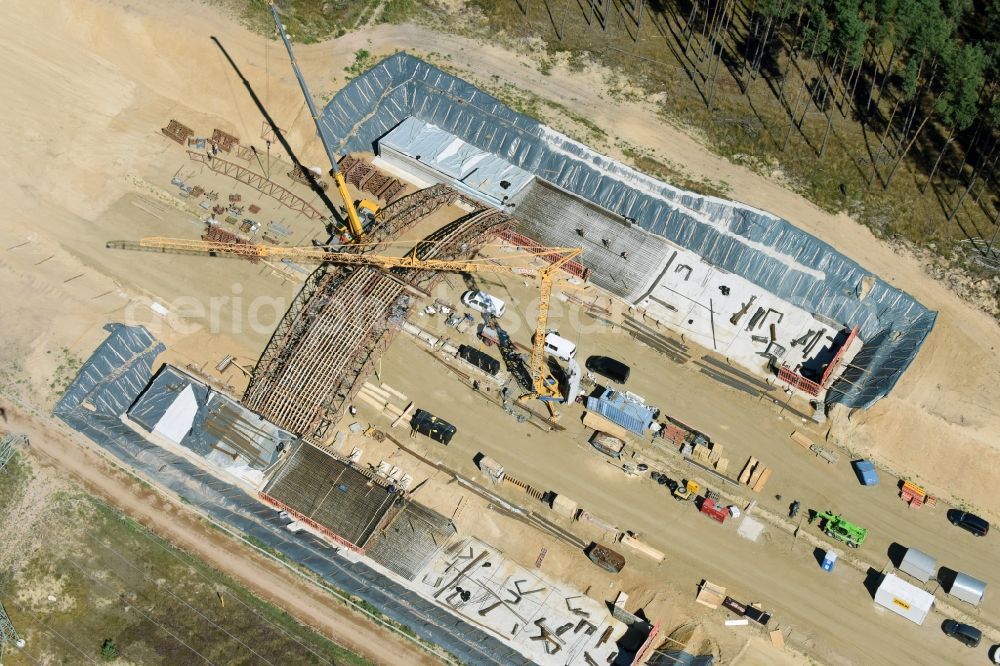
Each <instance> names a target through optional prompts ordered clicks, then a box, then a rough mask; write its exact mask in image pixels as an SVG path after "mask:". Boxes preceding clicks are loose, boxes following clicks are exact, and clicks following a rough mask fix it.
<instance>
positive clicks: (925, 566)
mask: <svg viewBox="0 0 1000 666" xmlns="http://www.w3.org/2000/svg"><path fill="white" fill-rule="evenodd" d="M899 570H900V571H902V572H903V573H907V574H910V575H911V576H913V577H914V578H916V579H917V580H919V581H920V582H921V583H926V582H927V581H929V580H930V579H931V578H934V577H935V576H936V575H937V559H935V558H934V557H932V556H930V555H928V554H927V553H924V552H922V551H919V550H917V549H916V548H907V549H906V555H904V556H903V561H902V562H900V563H899Z"/></svg>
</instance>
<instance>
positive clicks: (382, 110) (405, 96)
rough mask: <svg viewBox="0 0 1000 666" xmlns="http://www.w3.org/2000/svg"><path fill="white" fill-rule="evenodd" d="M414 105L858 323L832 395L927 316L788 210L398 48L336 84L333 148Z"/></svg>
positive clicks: (920, 329) (896, 360) (903, 356)
mask: <svg viewBox="0 0 1000 666" xmlns="http://www.w3.org/2000/svg"><path fill="white" fill-rule="evenodd" d="M410 116H413V117H416V118H419V119H420V120H423V121H425V122H428V123H432V124H434V125H436V126H438V127H439V128H441V129H443V130H445V131H447V132H450V133H452V134H454V135H455V136H457V137H458V138H460V139H462V140H464V141H466V142H468V143H470V144H472V145H473V146H475V147H477V148H479V149H481V150H485V151H488V152H490V153H493V154H495V155H498V156H500V157H501V158H503V159H505V160H507V161H508V162H510V163H511V164H513V165H515V166H517V167H520V168H521V169H524V170H526V171H529V172H531V173H533V174H534V175H535V176H536V177H538V178H540V179H543V180H545V181H547V182H549V183H552V184H554V185H556V186H558V187H560V188H562V189H564V190H566V191H568V192H571V193H573V194H575V195H577V196H579V197H581V198H582V199H584V200H586V201H589V202H591V203H593V204H595V205H598V206H600V207H601V208H603V209H605V210H608V211H610V212H612V213H614V214H616V215H620V216H622V217H623V218H627V219H630V220H634V221H635V224H637V225H638V226H639V227H641V228H642V229H644V230H646V231H648V232H650V233H653V234H657V235H660V236H663V237H664V238H667V239H668V240H670V241H671V242H673V243H676V244H678V245H680V246H682V247H685V248H687V249H689V250H691V251H693V252H696V253H697V254H698V255H699V256H701V257H703V258H704V259H705V261H707V262H709V263H710V264H712V265H714V266H717V267H719V268H721V269H724V270H726V271H729V272H731V273H735V274H737V275H739V276H741V277H743V278H745V279H747V280H749V281H750V282H752V283H754V284H756V285H758V286H759V287H761V288H762V289H765V290H767V291H768V292H770V293H772V294H775V295H776V296H779V297H780V298H783V299H785V300H786V301H789V302H790V303H792V304H793V305H795V306H796V307H799V308H802V309H803V310H805V311H807V312H812V313H817V314H819V315H821V316H825V317H828V318H829V319H831V320H833V321H835V322H839V323H843V324H846V325H847V326H848V327H849V328H850V327H853V326H858V327H859V335H860V337H861V339H862V340H863V341H864V342H865V351H864V352H863V353H862V354H861V355H859V357H858V358H855V359H854V360H853V361H852V365H854V366H856V368H855V369H854V372H853V373H851V374H850V375H849V376H847V377H846V378H845V379H846V380H847V381H839V382H837V383H836V384H835V385H834V387H833V390H831V391H830V392H829V394H828V396H827V402H838V403H843V404H844V405H847V406H848V407H864V408H867V407H870V406H871V405H872V404H873V403H874V402H876V401H877V400H879V399H880V398H882V397H884V396H885V395H886V394H887V393H888V392H889V391H890V390H891V389H892V388H893V386H895V384H896V382H897V381H898V380H899V377H900V376H901V375H902V373H903V372H904V371H905V370H906V368H907V367H909V365H910V363H911V362H912V361H913V358H914V357H915V356H916V354H917V351H918V350H919V349H920V346H921V345H922V344H923V342H924V340H925V339H926V337H927V335H928V334H929V333H930V331H931V328H932V327H933V326H934V322H935V320H936V318H937V314H936V313H934V312H931V311H930V310H928V309H927V308H925V307H924V306H923V305H921V304H920V303H918V302H917V301H916V300H915V299H914V298H913V297H911V296H910V295H909V294H907V293H905V292H903V291H900V290H899V289H896V288H895V287H892V286H891V285H889V284H887V283H886V282H884V281H883V280H881V279H877V278H876V279H875V280H874V285H873V286H872V287H871V289H870V290H867V289H865V288H864V287H863V285H864V284H865V282H863V281H864V280H865V278H868V277H875V276H872V275H871V273H870V271H868V270H866V269H865V268H863V267H862V266H860V265H858V264H857V263H856V262H854V261H852V260H851V259H849V258H848V257H846V256H844V255H842V254H840V253H839V252H837V251H836V250H835V249H834V248H833V247H831V246H830V245H829V244H827V243H824V242H823V241H821V240H819V239H818V238H815V237H814V236H811V235H810V234H808V233H806V232H804V231H802V230H801V229H797V228H796V227H795V226H793V225H792V224H791V223H789V222H788V221H786V220H783V219H781V218H779V217H776V216H774V215H771V214H769V213H766V212H764V211H761V210H757V209H755V208H752V207H750V206H746V205H744V204H739V203H734V202H731V201H725V200H722V199H717V198H714V197H706V196H701V195H698V194H694V193H692V192H687V191H684V190H680V189H678V188H675V187H672V186H670V185H668V184H666V183H664V182H662V181H658V180H656V179H654V178H651V177H649V176H647V175H645V174H642V173H640V172H638V171H636V170H635V169H632V168H631V167H628V166H626V165H624V164H621V163H620V162H616V161H615V160H612V159H610V158H608V157H606V156H604V155H601V154H599V153H596V152H594V151H592V150H591V149H590V148H588V147H587V146H585V145H583V144H581V143H579V142H577V141H573V140H572V139H569V138H568V137H566V136H564V135H562V134H560V133H558V132H556V131H555V130H552V129H551V128H549V127H546V126H545V125H542V124H541V123H539V122H537V121H535V120H533V119H531V118H528V117H527V116H523V115H521V114H519V113H517V112H515V111H513V110H512V109H510V108H508V107H507V106H505V105H504V104H503V103H502V102H500V100H498V99H496V98H495V97H492V96H490V95H488V94H486V93H484V92H483V91H481V90H479V89H478V88H476V87H475V86H473V85H472V84H471V83H469V82H467V81H464V80H462V79H460V78H458V77H455V76H452V75H451V74H448V73H446V72H443V71H442V70H440V69H438V68H437V67H434V66H433V65H429V64H427V63H425V62H423V61H421V60H419V59H418V58H414V57H413V56H410V55H408V54H405V53H397V54H395V55H392V56H390V57H388V58H386V59H385V60H383V61H382V62H380V63H378V64H377V65H375V66H374V67H372V68H371V69H369V70H368V71H367V72H365V73H364V74H362V75H361V76H358V77H356V78H354V79H353V80H352V81H351V82H350V83H348V84H347V85H346V86H345V87H344V88H343V89H342V90H340V91H339V92H338V93H337V94H336V95H335V96H334V97H333V99H332V100H331V101H330V103H329V104H327V106H326V108H325V109H324V112H323V115H322V118H321V122H320V129H321V131H322V132H324V134H325V135H326V138H327V139H328V140H330V142H331V144H332V145H333V146H334V149H335V150H336V151H338V152H349V151H371V150H373V149H374V148H375V147H376V145H377V142H378V140H379V138H380V137H382V136H383V135H385V134H386V133H387V132H389V131H390V130H391V129H393V128H394V127H395V126H396V125H398V124H399V123H400V122H402V121H403V120H405V119H406V118H408V117H410ZM862 296H863V297H862Z"/></svg>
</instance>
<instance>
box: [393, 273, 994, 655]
mask: <svg viewBox="0 0 1000 666" xmlns="http://www.w3.org/2000/svg"><path fill="white" fill-rule="evenodd" d="M480 286H482V287H484V288H485V289H487V290H488V291H490V292H491V293H495V294H501V295H503V294H506V296H507V297H509V298H510V299H511V300H510V301H508V302H526V301H528V300H529V299H530V293H531V291H532V287H529V286H525V285H524V284H523V283H521V282H519V281H513V280H502V281H500V280H497V279H496V278H493V277H489V278H487V279H486V280H483V281H482V282H481V284H480ZM438 295H439V296H441V297H442V298H443V300H445V301H448V300H449V297H450V299H451V300H454V296H455V293H452V294H450V295H449V294H438ZM556 300H557V301H558V299H556ZM508 318H509V319H510V320H511V321H510V322H509V323H511V324H512V325H511V326H510V328H512V329H517V328H518V326H517V325H516V324H514V320H516V318H517V314H516V310H514V309H513V308H511V306H508V314H505V315H504V319H505V323H508V322H507V321H506V320H508ZM575 318H579V321H577V322H574V319H575ZM415 321H416V322H417V323H418V324H419V325H421V326H424V327H427V328H428V329H430V330H442V329H441V328H440V318H437V319H432V318H431V317H417V318H416V319H415ZM552 322H553V324H554V325H555V326H558V327H559V330H560V332H562V333H563V334H567V331H574V330H582V329H583V328H584V327H586V330H587V331H588V333H587V335H586V338H585V341H583V340H584V338H577V339H579V340H581V343H580V345H581V346H580V351H579V355H580V356H581V357H585V356H587V355H589V354H593V353H598V354H599V353H610V354H614V355H615V356H616V357H618V358H621V359H622V360H623V361H625V362H627V363H628V364H629V365H630V366H631V367H632V368H633V373H632V377H631V378H630V379H629V383H628V388H629V389H630V390H632V391H634V392H636V393H638V394H639V395H642V396H643V397H645V398H646V399H647V401H648V402H649V403H650V404H654V405H657V406H659V407H661V408H662V409H663V410H664V411H665V412H666V413H668V414H671V415H673V416H675V417H677V418H679V419H681V420H682V421H684V422H686V423H688V424H690V425H692V426H694V427H696V428H699V429H702V430H704V431H705V432H706V433H708V434H709V435H710V436H711V437H712V438H713V439H714V440H715V441H717V442H719V443H721V444H723V445H724V446H725V448H726V453H727V455H728V457H729V458H730V460H731V463H730V469H731V470H736V471H735V473H738V470H739V469H740V468H741V467H742V465H743V463H744V462H745V461H746V459H747V458H748V457H749V456H751V455H753V456H755V457H757V458H758V459H760V460H761V461H763V462H765V464H767V465H768V466H769V467H771V468H772V470H773V475H772V477H771V480H770V482H769V483H768V486H767V488H766V490H765V491H764V492H761V493H759V494H755V493H752V492H749V491H747V490H745V489H744V490H742V491H741V490H739V489H734V488H733V487H731V486H730V487H726V488H725V490H726V492H729V493H734V494H735V495H736V496H742V497H743V500H742V501H741V502H739V504H740V506H744V505H745V504H746V502H749V501H750V500H751V499H754V500H756V501H757V502H758V505H759V506H761V507H763V508H765V509H767V510H769V511H771V512H772V513H773V514H775V515H779V516H780V515H784V514H785V513H786V512H787V506H788V504H789V502H790V501H791V500H793V499H799V500H801V501H802V512H801V513H800V514H799V515H800V521H801V522H800V525H801V528H802V529H803V530H804V531H806V532H808V533H810V534H811V535H813V536H819V535H818V533H817V530H816V528H815V527H814V526H808V525H806V524H805V522H804V520H802V517H803V516H804V515H805V512H806V510H807V509H809V508H813V509H817V510H830V509H832V510H834V511H837V512H840V513H842V514H843V515H845V517H847V518H848V519H850V520H852V521H855V522H857V523H858V524H861V525H863V526H865V527H867V528H869V530H870V536H869V537H868V540H867V541H866V543H865V544H864V546H863V548H862V549H861V550H860V551H858V552H857V553H856V554H857V555H858V556H859V557H861V558H862V559H863V560H865V561H866V562H867V563H868V565H869V566H871V567H873V568H874V569H876V570H881V569H883V568H884V567H886V566H887V565H888V563H889V558H888V552H889V548H890V545H891V544H893V543H898V544H902V545H904V546H914V547H918V548H920V549H921V550H924V551H925V552H929V553H931V554H933V555H935V556H936V557H938V558H939V564H940V565H943V566H948V567H952V568H954V569H956V570H961V571H968V572H974V571H978V572H980V574H981V575H982V576H983V577H984V578H986V579H987V580H989V578H990V571H989V570H988V568H986V567H984V562H989V561H994V560H995V559H996V558H997V557H1000V545H997V544H996V543H994V542H992V541H990V540H988V539H987V540H979V539H974V538H971V537H970V538H963V537H965V536H967V535H965V533H962V532H958V533H956V532H957V530H956V529H955V528H953V527H951V526H950V525H948V523H947V521H946V520H945V518H944V515H943V514H944V511H945V510H946V509H947V507H946V506H944V505H941V506H938V507H937V508H935V509H923V510H921V511H916V510H912V509H908V508H907V507H906V506H905V505H904V504H903V503H902V502H901V501H899V499H898V498H897V497H896V494H895V490H894V488H895V485H894V483H895V479H892V478H889V477H887V476H886V475H883V477H882V482H881V484H880V485H879V486H877V487H875V488H868V489H862V488H860V487H859V486H858V482H857V480H856V478H855V477H854V475H853V473H852V471H851V468H850V465H849V462H848V459H847V457H846V456H844V457H843V458H842V459H841V461H840V463H838V464H836V465H828V464H827V463H825V462H822V461H821V460H820V459H818V458H816V457H815V456H813V455H812V454H807V453H806V452H805V451H804V450H802V449H801V448H799V447H798V446H797V445H795V444H793V443H792V442H791V441H790V440H789V439H788V434H789V433H790V432H791V431H792V430H793V429H798V430H803V431H805V432H806V433H809V434H810V435H811V436H813V437H818V436H821V433H815V431H812V430H811V429H810V426H809V424H808V423H803V422H802V420H801V419H799V418H797V417H796V418H790V417H789V415H788V412H784V413H781V411H780V405H775V404H774V403H773V402H771V401H770V400H769V399H767V398H764V399H754V398H750V397H749V396H746V395H745V394H742V393H739V392H737V391H735V390H733V389H731V388H729V387H727V386H725V385H723V384H720V383H718V382H716V381H715V380H713V379H710V378H709V377H708V376H706V375H705V374H703V373H702V372H700V366H699V365H698V363H696V361H697V360H698V359H699V357H700V356H701V354H700V353H699V354H695V355H694V360H692V361H689V362H687V363H685V364H680V365H679V364H676V363H673V362H670V361H667V360H666V359H665V358H664V357H662V356H660V355H659V354H658V353H657V352H655V351H654V350H653V349H652V348H648V347H645V346H642V345H637V344H634V343H632V342H631V341H630V340H629V339H628V338H627V337H626V335H625V334H624V333H622V332H621V331H620V330H619V329H618V328H617V327H615V328H608V327H601V326H599V325H597V324H596V323H594V322H590V321H588V320H587V318H586V317H585V316H581V315H577V316H575V317H574V316H570V312H568V311H564V310H562V309H561V308H559V307H556V308H555V309H554V313H553V319H552ZM527 336H528V333H527V332H526V329H525V328H524V327H523V326H521V327H520V334H518V335H516V336H515V339H519V340H520V341H521V342H522V343H524V342H526V341H527ZM450 338H451V342H452V343H453V344H456V345H457V344H459V343H463V342H464V343H468V344H475V343H474V341H473V340H472V339H471V338H468V339H466V338H464V337H462V336H460V335H457V334H456V333H455V332H454V329H451V333H450ZM423 346H424V345H423V343H418V342H415V341H414V340H413V339H412V338H410V337H409V336H400V339H399V340H397V342H396V343H395V344H394V346H393V347H392V348H391V349H390V350H389V352H388V353H387V354H386V356H385V358H384V359H383V363H382V370H381V372H382V375H381V376H382V379H383V381H385V382H387V383H388V384H390V385H392V386H393V387H395V388H398V389H399V390H401V391H403V392H404V393H406V394H407V395H418V396H419V400H418V406H420V407H421V408H423V409H427V410H429V411H431V412H432V413H434V414H436V415H438V416H440V417H442V418H444V419H446V420H448V421H450V422H452V423H454V424H455V425H456V427H457V428H458V433H459V434H458V435H456V437H455V438H454V439H453V440H452V442H451V445H450V446H448V447H447V448H444V447H441V446H440V445H437V444H435V443H433V442H431V441H429V440H425V439H421V438H417V439H416V440H410V441H413V442H414V446H415V448H417V449H418V450H420V451H421V452H422V453H423V454H424V455H426V456H427V457H429V458H431V459H434V460H441V461H442V462H444V463H445V464H447V465H448V466H449V467H451V468H453V469H455V470H457V471H458V472H459V473H462V474H465V475H470V476H471V475H474V474H475V473H476V472H475V466H474V464H473V458H474V456H475V455H476V454H477V453H480V452H481V453H485V454H487V455H489V456H491V457H493V458H495V459H496V460H498V461H500V462H501V463H502V464H504V465H505V466H506V469H507V472H508V473H509V474H511V475H513V476H515V477H517V478H518V479H520V480H522V481H524V482H527V483H529V484H531V485H532V486H534V487H536V488H538V489H540V490H554V491H556V492H559V493H564V494H565V495H567V496H568V497H570V498H571V499H573V500H575V501H577V502H579V504H580V506H581V507H582V508H585V509H587V510H589V511H592V512H594V513H595V514H597V515H599V516H601V517H602V518H604V519H606V520H610V521H611V522H612V523H614V524H615V525H617V526H618V527H619V528H620V529H629V530H633V531H635V532H638V533H639V534H641V535H642V538H643V539H645V540H647V541H648V542H649V543H650V544H652V545H653V546H654V547H656V548H659V549H661V550H662V551H664V552H665V553H667V562H666V563H664V564H663V565H661V566H660V567H657V568H655V569H653V570H650V569H645V571H646V572H647V574H648V576H649V580H650V581H655V583H648V584H647V588H646V589H647V590H648V591H650V592H652V591H655V590H659V589H662V588H661V587H660V586H662V585H663V584H664V583H666V588H667V589H672V590H675V591H684V590H693V589H694V585H695V584H697V582H698V581H699V580H701V579H702V578H708V579H709V580H712V581H713V582H715V583H718V584H721V585H724V586H727V587H728V588H729V590H730V594H732V596H734V597H735V598H737V599H741V600H748V601H749V600H754V601H759V602H761V603H762V604H764V605H765V607H766V608H768V609H769V610H773V611H774V613H775V620H776V622H777V623H779V624H780V626H783V627H789V628H790V629H791V635H790V638H789V640H788V643H789V645H790V646H793V647H795V648H796V649H799V650H802V651H805V652H808V653H809V654H810V655H812V656H814V657H816V658H819V659H821V660H822V661H823V662H824V663H833V664H869V663H898V662H899V661H900V660H904V659H910V660H913V661H914V663H923V661H922V660H923V659H924V658H925V656H926V655H934V656H935V657H936V658H938V659H941V660H944V661H948V662H949V663H977V661H976V660H977V659H978V658H980V657H981V656H982V655H980V654H978V652H977V653H969V654H963V653H961V652H958V653H956V652H955V650H954V646H953V645H951V641H950V639H947V637H945V636H943V634H941V632H940V630H939V628H938V625H939V624H940V622H941V621H943V619H944V616H942V615H937V614H935V615H932V616H931V618H929V619H928V620H927V622H926V623H925V625H924V626H923V627H917V626H915V625H910V624H909V623H907V622H906V621H904V620H901V619H900V618H898V617H896V616H894V615H891V614H889V613H886V612H883V611H881V610H879V609H876V608H874V607H873V604H872V598H871V596H870V595H869V593H868V592H867V591H866V589H865V586H864V584H863V583H864V579H865V573H864V571H859V570H856V569H852V568H850V567H846V566H841V568H839V569H838V570H836V571H835V572H834V574H832V575H827V574H824V573H823V572H822V571H821V570H820V568H819V566H818V561H817V559H816V550H815V548H816V547H815V546H814V545H813V544H812V543H811V542H810V541H809V540H808V539H804V538H793V537H792V535H790V534H789V533H787V532H784V531H779V530H776V529H773V528H771V527H766V528H765V532H764V535H763V536H761V537H760V538H759V539H758V541H757V542H749V541H746V540H743V539H741V538H740V537H738V536H737V535H736V534H735V531H736V528H735V526H733V525H732V524H730V525H726V526H721V527H720V526H719V525H718V524H715V523H713V522H712V521H710V520H707V519H706V518H704V517H703V516H700V515H699V514H698V513H697V512H696V511H694V510H693V508H692V507H691V505H688V504H678V503H676V502H673V501H671V500H670V499H669V498H668V497H667V496H666V493H665V492H664V490H663V488H662V487H661V486H658V485H656V484H655V483H653V482H652V481H651V480H650V479H649V478H648V477H645V478H641V479H639V478H634V479H629V478H627V477H625V476H624V475H623V474H622V473H621V471H619V470H617V469H616V468H615V467H614V466H613V465H611V464H609V462H610V461H609V459H608V458H606V457H604V456H601V455H600V454H598V453H596V452H595V451H594V450H593V449H592V448H591V447H590V446H589V445H588V444H587V436H588V434H589V431H587V429H586V428H584V427H583V425H582V424H581V423H580V416H581V409H580V408H579V407H578V406H575V405H574V406H564V407H562V408H561V412H562V418H561V421H560V423H561V425H563V426H564V427H565V428H566V430H565V431H564V432H542V431H540V430H539V429H537V428H535V427H534V426H532V425H531V424H529V423H520V424H519V423H516V422H515V421H514V420H513V419H512V418H511V417H510V416H507V415H506V414H504V413H503V412H502V411H501V410H500V409H498V408H497V407H495V406H492V405H487V404H486V402H485V400H484V398H483V397H482V396H477V395H476V394H475V393H473V392H471V391H468V390H464V391H463V390H459V391H456V387H460V386H461V385H460V384H459V382H458V378H457V377H455V376H454V375H451V376H449V373H448V372H447V370H446V369H445V368H443V367H442V365H441V364H440V363H438V362H437V361H435V360H434V359H432V358H431V357H430V356H429V355H428V354H427V353H425V352H424V351H423V350H422V349H421V347H423ZM493 353H494V354H495V351H493ZM428 377H434V378H435V379H434V381H433V382H431V383H428V380H427V378H428ZM678 387H683V390H678ZM778 395H779V396H781V394H780V393H779V394H778ZM633 450H634V451H636V455H637V457H636V458H635V459H634V460H632V462H638V461H641V460H649V461H651V462H652V460H653V459H654V458H653V457H652V455H651V454H652V453H653V451H650V450H649V448H648V447H647V446H646V445H643V444H636V445H634V446H632V447H630V448H629V455H631V451H633ZM647 456H649V457H647ZM630 460H631V458H630ZM657 467H660V469H666V470H667V471H668V472H670V475H671V476H673V477H674V478H678V477H679V475H680V474H685V475H686V474H690V473H691V472H690V470H688V469H686V468H678V470H677V473H675V472H674V470H673V469H671V468H669V467H666V468H664V467H662V466H659V465H657V464H655V463H654V464H652V468H653V469H656V468H657ZM694 476H695V478H699V479H700V480H701V481H702V482H703V485H704V482H705V481H708V482H709V487H711V488H718V483H717V482H712V480H711V479H710V478H709V477H705V476H704V475H703V474H700V473H695V474H694ZM778 495H780V497H781V499H778V498H777V497H776V496H778ZM520 501H521V503H522V504H523V503H525V502H527V503H528V506H532V505H534V503H533V502H532V500H530V499H528V498H526V497H524V496H523V495H522V499H521V500H520ZM536 506H537V505H536ZM794 525H795V524H792V527H794ZM575 529H578V528H575ZM497 536H498V537H499V538H500V539H502V541H501V543H509V542H510V539H508V538H507V537H506V535H499V534H498V535H497ZM623 552H625V554H626V557H627V558H628V559H629V562H630V565H629V566H633V564H632V563H637V566H639V567H640V568H641V569H642V568H643V567H645V565H646V564H647V563H646V562H644V560H643V559H642V558H641V557H639V556H635V555H632V556H631V557H630V556H629V555H630V554H629V553H628V552H626V551H623ZM973 575H975V574H973ZM938 598H939V603H941V604H951V605H952V606H955V607H957V606H960V604H958V603H957V602H955V601H954V600H951V601H949V600H948V598H947V596H946V595H944V594H943V593H942V592H939V596H938ZM674 603H675V604H676V605H677V606H678V607H681V608H685V609H687V610H689V612H691V617H692V618H695V619H706V617H707V614H705V613H704V612H699V609H700V607H698V606H692V605H691V603H690V597H686V596H685V595H683V594H681V597H680V598H679V599H675V601H674ZM962 606H963V607H962V608H959V609H958V610H959V611H960V612H962V613H971V611H972V609H971V608H970V607H968V606H964V605H962ZM973 616H974V619H973V621H974V622H975V623H976V624H977V626H980V627H982V628H984V629H986V628H988V627H990V626H993V627H998V626H1000V600H996V599H994V598H993V597H992V595H989V594H987V596H986V599H985V601H984V603H983V605H982V607H981V608H980V609H979V611H976V612H975V613H974V614H973ZM716 620H718V618H716ZM707 621H710V620H707ZM724 631H725V633H728V634H730V635H731V634H732V632H734V631H736V630H735V629H726V630H724ZM890 636H891V638H890ZM962 659H964V661H962Z"/></svg>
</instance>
